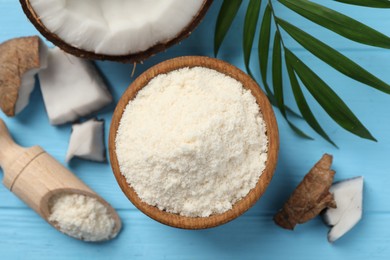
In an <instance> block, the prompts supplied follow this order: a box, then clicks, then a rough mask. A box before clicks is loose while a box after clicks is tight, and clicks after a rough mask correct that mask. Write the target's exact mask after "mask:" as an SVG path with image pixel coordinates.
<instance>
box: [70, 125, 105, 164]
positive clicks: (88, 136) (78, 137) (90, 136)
mask: <svg viewBox="0 0 390 260" xmlns="http://www.w3.org/2000/svg"><path fill="white" fill-rule="evenodd" d="M73 157H78V158H81V159H86V160H91V161H97V162H104V161H106V147H105V143H104V121H103V120H97V119H90V120H88V121H86V122H83V123H80V124H73V126H72V134H71V136H70V142H69V147H68V152H67V154H66V161H67V162H69V161H70V160H71V159H72V158H73Z"/></svg>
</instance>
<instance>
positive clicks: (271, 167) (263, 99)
mask: <svg viewBox="0 0 390 260" xmlns="http://www.w3.org/2000/svg"><path fill="white" fill-rule="evenodd" d="M185 67H189V68H192V67H206V68H210V69H214V70H216V71H218V72H221V73H223V74H225V75H228V76H230V77H232V78H234V79H236V80H238V81H239V82H241V83H242V84H243V86H244V88H245V89H249V90H250V91H251V93H252V95H253V96H254V97H255V98H256V102H257V104H258V106H259V109H260V111H261V113H262V115H263V119H264V122H265V124H266V129H267V130H266V134H267V137H268V158H267V161H266V166H265V169H264V170H263V173H262V175H261V176H260V178H259V180H258V181H257V184H256V186H255V187H254V188H253V189H251V190H250V191H249V193H248V194H247V195H246V196H245V197H243V198H242V199H241V200H239V201H237V202H236V203H235V204H234V205H233V207H232V209H230V210H228V211H226V212H224V213H222V214H215V215H211V216H209V217H185V216H180V215H179V214H174V213H168V212H166V211H162V210H160V209H158V208H157V207H155V206H151V205H149V204H147V203H145V202H143V201H142V200H141V199H140V198H139V197H138V195H137V193H136V192H135V190H134V189H133V188H132V187H131V186H130V185H129V184H128V183H127V181H126V178H125V177H124V176H123V175H122V173H121V172H120V168H119V163H118V159H117V156H116V144H115V140H116V134H117V130H118V127H119V123H120V120H121V118H122V115H123V112H124V109H125V108H126V106H127V104H128V103H129V101H130V100H132V99H134V98H135V97H136V95H137V93H138V91H139V90H141V89H142V88H143V87H144V86H146V85H147V84H148V83H149V81H150V80H151V79H153V78H154V77H156V76H157V75H159V74H166V73H168V72H170V71H174V70H177V69H180V68H185ZM278 152H279V133H278V126H277V122H276V118H275V115H274V112H273V109H272V106H271V104H270V102H269V101H268V98H267V96H266V95H265V94H264V92H263V91H262V90H261V89H260V87H259V85H258V84H257V83H256V82H255V81H254V80H253V79H252V78H251V77H250V76H249V75H247V74H246V73H244V72H243V71H241V70H240V69H238V68H236V67H235V66H233V65H231V64H229V63H227V62H224V61H222V60H218V59H215V58H209V57H204V56H183V57H178V58H173V59H170V60H167V61H164V62H161V63H159V64H157V65H155V66H153V67H151V68H150V69H148V70H147V71H145V72H144V73H142V74H141V75H140V76H139V77H138V78H137V79H135V80H134V81H133V83H131V85H130V86H129V87H128V88H127V90H126V91H125V92H124V93H123V95H122V97H121V98H120V100H119V102H118V104H117V106H116V108H115V111H114V113H113V116H112V121H111V126H110V133H109V155H110V163H111V168H112V171H113V173H114V176H115V178H116V180H117V182H118V184H119V186H120V188H121V189H122V191H123V193H124V194H125V195H126V197H127V198H128V199H129V200H130V201H131V202H132V203H133V204H134V206H136V207H137V208H138V209H139V210H141V211H142V212H143V213H144V214H146V215H147V216H149V217H150V218H152V219H154V220H156V221H158V222H160V223H162V224H165V225H168V226H172V227H177V228H182V229H205V228H211V227H216V226H219V225H222V224H224V223H227V222H229V221H231V220H233V219H235V218H237V217H238V216H240V215H242V214H243V213H244V212H246V211H247V210H248V209H249V208H251V207H252V206H253V205H254V204H255V203H256V202H257V201H258V200H259V198H260V197H261V196H262V195H263V194H264V192H265V190H266V189H267V187H268V185H269V183H270V181H271V179H272V177H273V175H274V172H275V168H276V165H277V159H278Z"/></svg>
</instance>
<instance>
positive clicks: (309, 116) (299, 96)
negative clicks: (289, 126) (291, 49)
mask: <svg viewBox="0 0 390 260" xmlns="http://www.w3.org/2000/svg"><path fill="white" fill-rule="evenodd" d="M286 67H287V72H288V76H289V78H290V82H291V88H292V90H293V93H294V97H295V101H296V102H297V105H298V108H299V111H301V114H302V116H303V118H304V119H305V120H306V122H307V123H308V124H309V125H310V126H311V128H313V129H314V131H316V132H317V133H318V134H319V135H320V136H322V138H324V139H325V140H326V141H328V142H329V143H331V144H332V145H334V146H335V147H337V145H336V144H335V143H334V142H333V141H332V140H331V139H330V138H329V136H328V134H327V133H326V132H325V131H324V130H323V129H322V127H321V125H320V124H319V123H318V121H317V119H316V118H315V116H314V115H313V113H312V112H311V109H310V107H309V105H308V104H307V102H306V99H305V96H304V95H303V92H302V90H301V87H300V86H299V82H298V79H297V77H296V76H295V73H294V70H293V68H292V66H291V64H290V63H289V61H288V59H286Z"/></svg>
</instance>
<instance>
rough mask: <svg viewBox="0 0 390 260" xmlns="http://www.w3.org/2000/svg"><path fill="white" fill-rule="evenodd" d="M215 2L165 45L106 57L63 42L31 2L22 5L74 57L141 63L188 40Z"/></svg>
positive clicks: (23, 1)
mask: <svg viewBox="0 0 390 260" xmlns="http://www.w3.org/2000/svg"><path fill="white" fill-rule="evenodd" d="M212 2H213V0H204V1H203V5H202V7H201V8H200V10H199V12H198V13H197V15H196V16H195V17H194V19H193V20H192V21H191V23H190V24H188V25H187V27H185V28H184V29H183V30H182V31H181V32H180V33H179V34H178V35H176V37H174V38H173V39H171V40H169V41H168V42H164V43H158V44H156V45H154V46H153V47H151V48H149V49H147V50H145V51H142V52H138V53H132V54H128V55H118V56H116V55H105V54H98V53H94V52H91V51H86V50H82V49H78V48H76V47H74V46H72V45H70V44H68V43H66V42H65V41H63V40H62V39H61V38H60V37H59V36H58V35H56V34H54V33H53V32H50V31H49V30H48V29H47V28H46V27H45V25H44V24H43V23H42V21H41V20H40V19H39V17H38V15H37V14H36V13H35V11H34V9H33V8H32V7H31V4H30V1H29V0H20V3H21V5H22V8H23V11H24V12H25V14H26V15H27V17H28V19H29V20H30V21H31V22H32V23H33V24H34V26H35V27H36V28H37V30H38V31H39V32H40V33H41V34H42V35H43V36H44V37H45V38H46V39H47V40H49V41H51V42H52V43H53V44H55V45H56V46H58V47H59V48H61V49H62V50H64V51H65V52H68V53H70V54H72V55H75V56H78V57H80V58H86V59H92V60H110V61H118V62H141V61H143V60H145V59H147V58H149V57H151V56H153V55H155V54H157V53H159V52H162V51H164V50H166V49H167V48H169V47H171V46H172V45H175V44H177V43H179V42H180V41H182V40H184V39H185V38H187V37H188V36H189V35H190V34H191V32H192V31H193V30H194V29H195V28H196V26H197V25H198V24H199V23H200V22H201V20H202V19H203V17H204V16H205V14H206V12H207V10H208V9H209V7H210V5H211V4H212Z"/></svg>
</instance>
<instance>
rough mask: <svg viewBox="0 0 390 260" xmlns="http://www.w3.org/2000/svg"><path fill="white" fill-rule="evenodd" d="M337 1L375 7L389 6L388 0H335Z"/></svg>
mask: <svg viewBox="0 0 390 260" xmlns="http://www.w3.org/2000/svg"><path fill="white" fill-rule="evenodd" d="M335 1H337V2H341V3H346V4H351V5H360V6H367V7H375V8H390V1H389V0H369V1H368V0H335Z"/></svg>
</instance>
